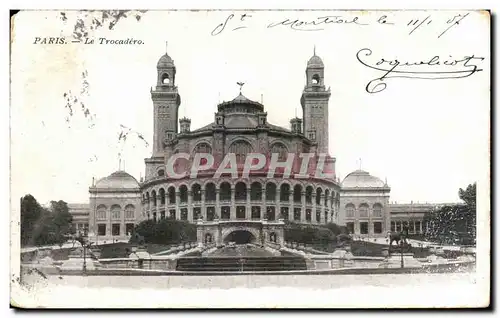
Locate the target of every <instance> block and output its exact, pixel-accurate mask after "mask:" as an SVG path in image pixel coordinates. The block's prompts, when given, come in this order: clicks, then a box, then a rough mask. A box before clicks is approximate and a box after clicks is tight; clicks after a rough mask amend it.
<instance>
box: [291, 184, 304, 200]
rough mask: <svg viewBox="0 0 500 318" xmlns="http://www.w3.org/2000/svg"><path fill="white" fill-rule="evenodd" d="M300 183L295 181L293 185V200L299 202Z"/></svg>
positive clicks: (300, 195)
mask: <svg viewBox="0 0 500 318" xmlns="http://www.w3.org/2000/svg"><path fill="white" fill-rule="evenodd" d="M302 191H303V188H302V184H300V183H296V184H295V185H294V186H293V202H296V203H299V202H302Z"/></svg>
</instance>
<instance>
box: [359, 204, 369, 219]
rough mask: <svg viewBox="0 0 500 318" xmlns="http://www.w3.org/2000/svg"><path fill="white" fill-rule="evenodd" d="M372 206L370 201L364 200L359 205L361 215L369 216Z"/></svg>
mask: <svg viewBox="0 0 500 318" xmlns="http://www.w3.org/2000/svg"><path fill="white" fill-rule="evenodd" d="M369 210H370V206H369V205H368V203H366V202H363V203H361V204H360V205H359V206H358V214H359V217H368V214H369Z"/></svg>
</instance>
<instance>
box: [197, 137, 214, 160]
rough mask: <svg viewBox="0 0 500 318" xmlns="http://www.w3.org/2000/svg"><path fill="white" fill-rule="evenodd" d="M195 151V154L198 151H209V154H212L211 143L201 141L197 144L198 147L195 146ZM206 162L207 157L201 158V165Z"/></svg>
mask: <svg viewBox="0 0 500 318" xmlns="http://www.w3.org/2000/svg"><path fill="white" fill-rule="evenodd" d="M194 153H195V154H197V153H209V154H211V153H212V147H210V145H209V144H208V143H206V142H202V143H199V144H197V145H196V147H195V148H194ZM206 163H207V159H206V158H200V163H199V165H205V164H206Z"/></svg>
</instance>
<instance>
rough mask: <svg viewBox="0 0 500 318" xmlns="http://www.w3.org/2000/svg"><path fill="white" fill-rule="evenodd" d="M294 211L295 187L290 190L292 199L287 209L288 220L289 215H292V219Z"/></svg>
mask: <svg viewBox="0 0 500 318" xmlns="http://www.w3.org/2000/svg"><path fill="white" fill-rule="evenodd" d="M294 209H295V187H293V188H292V198H291V201H290V205H289V207H288V218H290V213H292V217H293V210H294ZM280 213H281V211H279V212H278V215H279V214H280Z"/></svg>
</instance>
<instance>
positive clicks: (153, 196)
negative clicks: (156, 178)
mask: <svg viewBox="0 0 500 318" xmlns="http://www.w3.org/2000/svg"><path fill="white" fill-rule="evenodd" d="M151 200H152V201H153V206H156V191H155V190H153V192H151Z"/></svg>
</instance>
